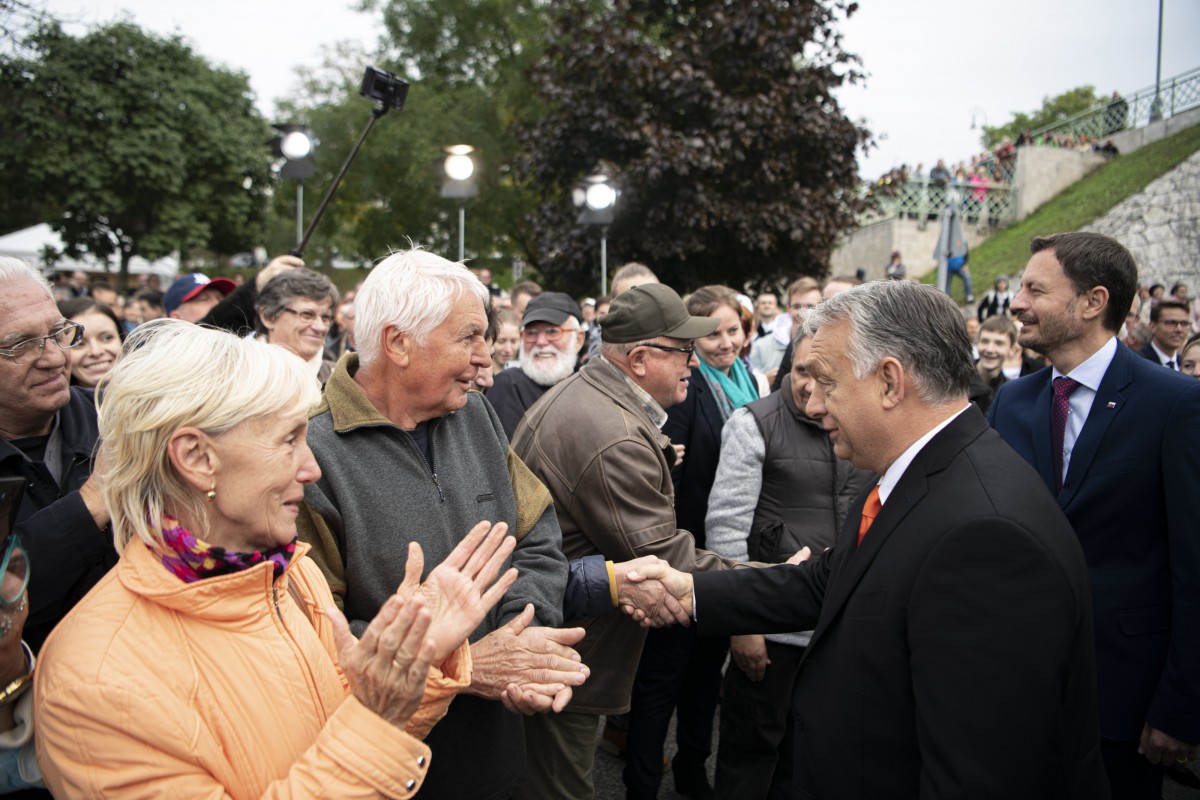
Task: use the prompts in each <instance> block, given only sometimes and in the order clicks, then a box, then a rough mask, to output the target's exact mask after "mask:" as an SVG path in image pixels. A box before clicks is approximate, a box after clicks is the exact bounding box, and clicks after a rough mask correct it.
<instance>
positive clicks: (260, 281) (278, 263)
mask: <svg viewBox="0 0 1200 800" xmlns="http://www.w3.org/2000/svg"><path fill="white" fill-rule="evenodd" d="M303 266H304V262H303V261H302V260H301V259H299V258H297V257H296V256H275V257H274V258H272V259H271V261H270V263H268V264H267V265H266V266H265V267H263V268H262V269H260V270H259V271H258V275H256V276H254V288H255V289H257V290H258V291H260V292H261V291H262V290H263V287H264V286H266V285H267V284H268V283H270V282H271V278H274V277H275V276H276V275H278V274H279V273H281V272H283V271H284V270H288V269H299V268H300V267H303Z"/></svg>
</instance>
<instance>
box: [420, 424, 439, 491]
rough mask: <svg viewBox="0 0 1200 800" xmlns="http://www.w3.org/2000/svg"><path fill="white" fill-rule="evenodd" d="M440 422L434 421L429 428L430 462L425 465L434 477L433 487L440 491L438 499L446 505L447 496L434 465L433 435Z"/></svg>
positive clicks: (423, 455)
mask: <svg viewBox="0 0 1200 800" xmlns="http://www.w3.org/2000/svg"><path fill="white" fill-rule="evenodd" d="M440 421H441V420H434V421H433V423H431V424H430V426H429V460H428V461H426V462H425V463H426V464H427V465H428V466H429V474H430V475H432V476H433V485H434V486H435V487H436V488H437V490H438V499H439V500H441V501H442V502H443V503H444V502H446V495H445V494H444V493H443V492H442V484H441V483H439V482H438V476H437V468H436V467H434V465H433V461H434V458H433V433H434V431H435V430H436V428H437V424H438V422H440ZM419 449H420V448H418V450H419ZM421 458H425V454H424V453H422V454H421Z"/></svg>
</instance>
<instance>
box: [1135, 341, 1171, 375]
mask: <svg viewBox="0 0 1200 800" xmlns="http://www.w3.org/2000/svg"><path fill="white" fill-rule="evenodd" d="M1138 352H1139V353H1141V354H1142V355H1143V356H1145V357H1146V358H1148V359H1150V360H1151V361H1153V362H1154V363H1155V364H1158V365H1159V366H1160V367H1162V368H1163V369H1166V365H1165V364H1163V362H1162V359H1160V358H1159V357H1158V352H1157V351H1156V350H1155V349H1154V345H1152V344H1148V345H1146V346H1145V347H1143V348H1142V349H1141V350H1138ZM1175 369H1176V370H1178V369H1179V354H1178V353H1176V354H1175Z"/></svg>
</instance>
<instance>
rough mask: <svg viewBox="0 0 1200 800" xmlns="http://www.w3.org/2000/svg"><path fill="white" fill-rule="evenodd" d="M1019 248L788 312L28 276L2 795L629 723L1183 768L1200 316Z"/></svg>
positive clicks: (4, 678)
mask: <svg viewBox="0 0 1200 800" xmlns="http://www.w3.org/2000/svg"><path fill="white" fill-rule="evenodd" d="M1031 252H1032V256H1031V258H1030V260H1029V262H1028V264H1026V265H1024V269H1023V271H1022V272H1021V274H1020V275H1019V276H1017V277H1014V278H1013V279H1011V280H1010V279H1009V277H1008V276H1002V277H1001V278H1000V279H998V280H997V281H996V282H995V285H994V286H993V288H992V289H991V290H990V291H989V292H987V293H986V294H984V295H983V297H982V298H981V300H980V302H979V304H978V307H977V309H976V310H973V311H972V312H971V313H970V314H969V315H968V316H966V317H964V314H963V312H962V311H961V310H960V309H959V308H958V307H957V306H956V305H955V304H954V302H953V301H952V300H950V298H949V297H947V296H946V294H945V293H943V292H941V291H939V290H938V289H935V288H934V287H930V286H922V285H920V284H918V283H915V282H912V281H909V280H905V279H904V278H905V271H904V268H903V262H902V259H901V258H900V254H899V253H896V254H894V258H893V264H892V265H891V271H890V273H889V277H890V278H893V280H884V281H874V282H867V283H864V282H863V281H862V280H861V278H860V277H857V276H835V277H833V278H830V279H828V280H818V279H815V278H812V277H802V278H798V279H797V280H795V281H793V282H792V283H791V284H790V285H788V287H787V288H786V290H785V291H784V292H782V293H780V294H778V295H777V294H775V293H771V292H763V293H760V294H759V295H757V296H756V297H754V298H750V297H748V296H746V295H745V294H743V293H741V292H740V291H739V290H738V289H739V287H731V286H723V285H709V286H701V287H681V288H687V289H688V290H689V291H687V292H686V293H684V294H682V295H681V294H680V293H679V292H677V291H676V290H675V288H673V287H670V286H667V285H664V284H663V283H661V282H660V280H659V278H658V276H657V275H655V273H654V271H653V270H652V269H651V268H650V267H648V266H646V265H643V264H637V263H634V264H628V265H626V266H624V267H622V268H621V269H620V270H618V271H617V272H616V273H615V275H614V277H613V282H612V286H611V295H608V296H603V297H594V298H593V297H586V298H582V299H577V298H575V297H572V296H570V295H568V294H565V293H562V292H556V291H543V290H542V288H541V287H540V286H538V285H537V284H535V283H532V282H529V281H526V282H524V283H519V284H517V285H516V286H514V287H512V289H510V290H509V291H507V292H506V291H504V290H502V289H501V288H500V287H499V286H498V285H497V284H496V283H495V282H494V281H493V280H492V275H491V274H490V272H488V271H486V270H479V271H477V272H472V271H471V270H468V269H467V268H466V267H465V266H463V265H462V264H458V263H454V262H450V261H448V260H446V259H444V258H441V257H440V256H437V255H435V254H433V253H430V252H428V251H424V250H421V249H419V248H417V249H413V250H407V251H401V252H396V253H393V254H392V255H390V256H389V257H388V258H386V259H384V260H383V261H381V262H380V263H379V264H377V265H376V266H375V267H374V268H373V269H372V270H371V272H370V274H369V275H368V277H367V278H366V280H365V281H363V282H362V283H361V284H360V285H358V286H357V287H355V288H354V289H353V290H350V291H347V292H345V293H341V292H339V291H338V290H337V289H336V288H335V287H334V286H333V284H332V283H330V281H329V280H328V278H326V277H325V276H324V275H322V274H321V273H319V272H316V271H313V270H309V269H307V268H305V266H304V265H303V263H302V262H301V261H300V260H299V259H296V258H293V257H290V256H283V257H280V258H277V259H275V260H274V261H272V262H271V263H270V264H269V265H267V266H266V267H264V268H263V269H262V270H260V271H259V273H258V274H257V275H256V276H255V277H254V279H253V280H246V281H244V282H242V283H241V284H238V283H236V282H234V281H231V280H228V279H224V278H214V279H209V278H208V277H206V276H204V275H202V274H200V273H190V274H185V275H181V276H179V277H178V278H176V279H175V280H174V281H173V282H172V283H171V284H170V285H169V286H168V287H167V289H166V290H165V291H160V290H159V289H158V288H154V287H151V286H146V287H141V288H139V290H138V291H137V292H136V293H135V294H133V295H132V296H130V297H128V298H125V297H122V296H121V295H120V294H119V293H117V292H115V291H112V287H111V286H105V285H101V284H95V285H93V286H92V288H91V291H88V290H87V287H86V286H85V285H83V284H81V283H80V282H79V281H77V280H76V279H75V278H74V277H72V276H67V277H66V278H65V279H61V280H56V281H55V282H54V283H51V282H49V281H48V280H47V279H46V278H45V277H44V276H43V275H42V274H41V273H40V272H39V271H38V270H36V269H33V268H32V267H30V266H29V265H27V264H25V263H23V262H21V261H18V260H15V259H0V306H2V310H0V325H2V326H3V330H0V370H2V371H3V377H4V379H5V383H6V385H7V386H8V387H9V391H8V392H6V393H5V395H4V396H3V398H2V399H0V433H2V434H3V436H2V439H0V492H2V495H0V524H2V525H4V526H5V527H4V528H3V534H4V538H3V541H2V543H0V548H2V552H3V555H2V556H0V557H2V559H3V561H2V562H0V577H2V579H3V580H2V582H0V763H2V764H3V775H2V776H0V788H3V789H7V790H10V791H11V790H20V791H27V792H37V791H45V790H48V791H49V792H50V793H52V794H53V795H54V796H56V797H62V798H66V797H71V798H75V797H106V798H107V797H134V796H139V797H140V796H149V795H153V796H160V795H165V794H167V793H173V794H178V795H180V796H199V795H204V796H229V797H266V796H291V797H399V798H404V797H411V796H414V795H419V796H420V797H429V798H437V797H443V798H465V797H469V798H480V799H482V800H488V799H489V798H495V799H496V800H501V799H502V798H522V799H526V798H528V799H530V800H534V799H542V798H544V799H545V800H551V798H553V799H555V800H557V799H558V798H590V797H592V796H593V795H594V792H595V786H594V777H593V767H594V758H595V750H596V747H597V745H598V743H599V742H602V741H603V742H607V743H608V744H609V745H610V746H613V747H615V748H617V749H619V751H620V752H621V753H622V754H623V756H624V758H625V769H624V773H623V780H624V784H625V789H626V792H627V796H628V797H630V798H636V799H639V800H640V799H641V798H654V797H657V796H658V794H659V791H660V787H661V785H662V783H663V781H664V778H665V777H666V772H667V771H668V770H669V771H670V773H671V779H672V780H673V782H674V786H675V788H676V790H677V791H678V792H680V793H682V794H685V795H687V796H689V797H693V798H708V797H721V798H756V797H761V798H768V797H771V798H775V797H799V796H813V797H821V798H843V797H872V798H916V797H944V798H949V797H962V798H976V797H984V796H997V797H1029V798H1035V797H1042V798H1064V799H1066V798H1071V799H1072V800H1092V799H1093V798H1105V797H1113V798H1118V799H1122V800H1123V799H1124V798H1139V799H1140V798H1146V799H1147V800H1149V798H1155V799H1157V798H1158V797H1159V796H1160V795H1161V791H1162V788H1161V787H1162V781H1163V778H1164V775H1170V776H1172V777H1173V778H1175V779H1177V780H1181V781H1186V780H1188V779H1189V777H1190V778H1191V780H1193V781H1194V780H1195V778H1194V775H1193V774H1192V773H1191V772H1189V771H1188V770H1187V766H1188V762H1190V761H1192V760H1194V759H1195V757H1196V754H1197V742H1200V636H1198V634H1197V631H1200V604H1198V603H1197V599H1196V598H1197V597H1200V541H1198V540H1197V539H1196V537H1195V535H1194V534H1195V519H1196V518H1197V516H1198V512H1200V507H1197V502H1198V499H1197V498H1198V497H1200V495H1198V494H1197V492H1196V491H1195V487H1196V486H1198V485H1200V462H1198V461H1197V459H1196V456H1195V446H1194V443H1195V442H1197V441H1200V381H1196V380H1195V378H1200V337H1198V336H1197V333H1198V332H1200V304H1198V303H1196V302H1194V301H1191V300H1190V299H1189V298H1188V289H1187V287H1186V286H1185V285H1183V284H1177V285H1175V286H1174V287H1172V288H1171V290H1170V291H1169V292H1167V291H1166V289H1165V287H1162V286H1157V285H1155V286H1150V287H1146V288H1145V289H1144V290H1143V289H1140V288H1139V287H1138V284H1137V269H1136V265H1135V264H1134V262H1133V259H1132V257H1131V256H1130V255H1129V253H1128V251H1127V250H1125V248H1123V247H1122V246H1121V245H1120V244H1119V243H1117V242H1115V241H1114V240H1112V239H1109V238H1107V237H1104V236H1100V235H1098V234H1088V233H1069V234H1058V235H1055V236H1049V237H1044V238H1037V239H1035V240H1034V241H1033V243H1032V247H1031ZM1014 266H1015V267H1017V266H1021V265H1014ZM106 289H107V290H109V291H112V294H108V293H106ZM718 706H719V707H720V712H721V713H720V724H719V726H718V725H717V724H716V710H717V708H718ZM672 717H674V719H675V720H676V726H675V738H676V741H675V743H674V747H673V748H672V749H673V750H674V756H673V758H670V759H666V758H664V754H665V753H667V752H668V743H667V735H668V729H669V723H670V721H671V719H672ZM714 752H715V776H716V779H715V782H711V783H710V781H709V778H708V774H709V771H708V762H709V760H710V758H712V756H713V753H714Z"/></svg>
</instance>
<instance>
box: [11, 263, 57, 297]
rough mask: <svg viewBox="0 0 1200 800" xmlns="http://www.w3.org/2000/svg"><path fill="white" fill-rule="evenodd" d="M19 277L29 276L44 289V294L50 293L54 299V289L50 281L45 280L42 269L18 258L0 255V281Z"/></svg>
mask: <svg viewBox="0 0 1200 800" xmlns="http://www.w3.org/2000/svg"><path fill="white" fill-rule="evenodd" d="M20 278H29V279H30V280H31V281H33V282H34V283H36V284H37V285H38V286H40V287H42V288H43V289H45V290H46V294H48V295H50V299H51V300H53V299H54V290H53V289H52V288H51V286H50V281H48V280H46V276H45V275H43V274H42V271H41V270H39V269H36V268H35V267H33V266H31V265H30V264H28V263H26V262H25V261H24V260H22V259H20V258H13V257H12V256H0V283H7V282H8V281H13V280H18V279H20Z"/></svg>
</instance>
